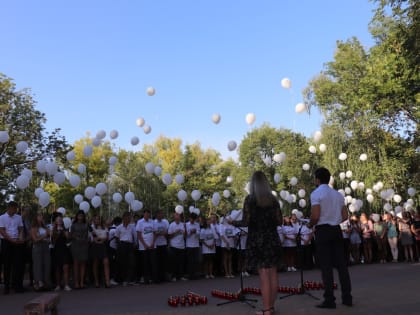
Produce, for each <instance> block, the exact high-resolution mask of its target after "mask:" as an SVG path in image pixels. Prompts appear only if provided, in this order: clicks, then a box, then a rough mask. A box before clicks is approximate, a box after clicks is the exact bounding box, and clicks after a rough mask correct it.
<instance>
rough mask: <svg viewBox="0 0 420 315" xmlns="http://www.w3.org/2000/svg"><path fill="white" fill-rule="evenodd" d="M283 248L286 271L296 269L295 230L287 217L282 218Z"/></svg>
mask: <svg viewBox="0 0 420 315" xmlns="http://www.w3.org/2000/svg"><path fill="white" fill-rule="evenodd" d="M282 230H283V235H284V242H283V249H284V253H285V256H286V265H287V271H296V268H295V267H296V235H297V230H296V228H295V227H294V226H293V225H292V222H291V221H290V218H289V217H284V218H283V227H282Z"/></svg>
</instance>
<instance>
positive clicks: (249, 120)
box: [245, 113, 256, 125]
mask: <svg viewBox="0 0 420 315" xmlns="http://www.w3.org/2000/svg"><path fill="white" fill-rule="evenodd" d="M255 119H256V117H255V114H254V113H248V114H246V116H245V121H246V123H247V124H248V125H252V124H253V123H254V122H255Z"/></svg>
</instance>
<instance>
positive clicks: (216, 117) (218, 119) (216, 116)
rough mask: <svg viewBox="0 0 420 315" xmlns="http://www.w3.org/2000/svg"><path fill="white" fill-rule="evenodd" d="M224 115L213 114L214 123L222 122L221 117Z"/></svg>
mask: <svg viewBox="0 0 420 315" xmlns="http://www.w3.org/2000/svg"><path fill="white" fill-rule="evenodd" d="M221 118H222V117H221V116H220V114H213V116H211V120H212V121H213V123H215V124H218V123H219V122H220V119H221Z"/></svg>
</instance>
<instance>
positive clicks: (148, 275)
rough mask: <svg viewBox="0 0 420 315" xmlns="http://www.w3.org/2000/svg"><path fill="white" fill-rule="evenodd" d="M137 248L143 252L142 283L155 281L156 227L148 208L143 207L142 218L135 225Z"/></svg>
mask: <svg viewBox="0 0 420 315" xmlns="http://www.w3.org/2000/svg"><path fill="white" fill-rule="evenodd" d="M136 231H137V238H138V242H139V250H140V251H141V252H142V254H143V275H144V283H146V284H148V283H152V282H156V281H157V268H156V243H155V242H156V227H155V223H154V222H153V220H152V218H151V217H150V210H149V209H144V211H143V219H141V220H139V221H138V222H137V225H136Z"/></svg>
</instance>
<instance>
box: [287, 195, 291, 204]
mask: <svg viewBox="0 0 420 315" xmlns="http://www.w3.org/2000/svg"><path fill="white" fill-rule="evenodd" d="M286 201H287V202H288V203H289V204H291V203H293V196H292V195H289V196H287V198H286Z"/></svg>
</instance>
